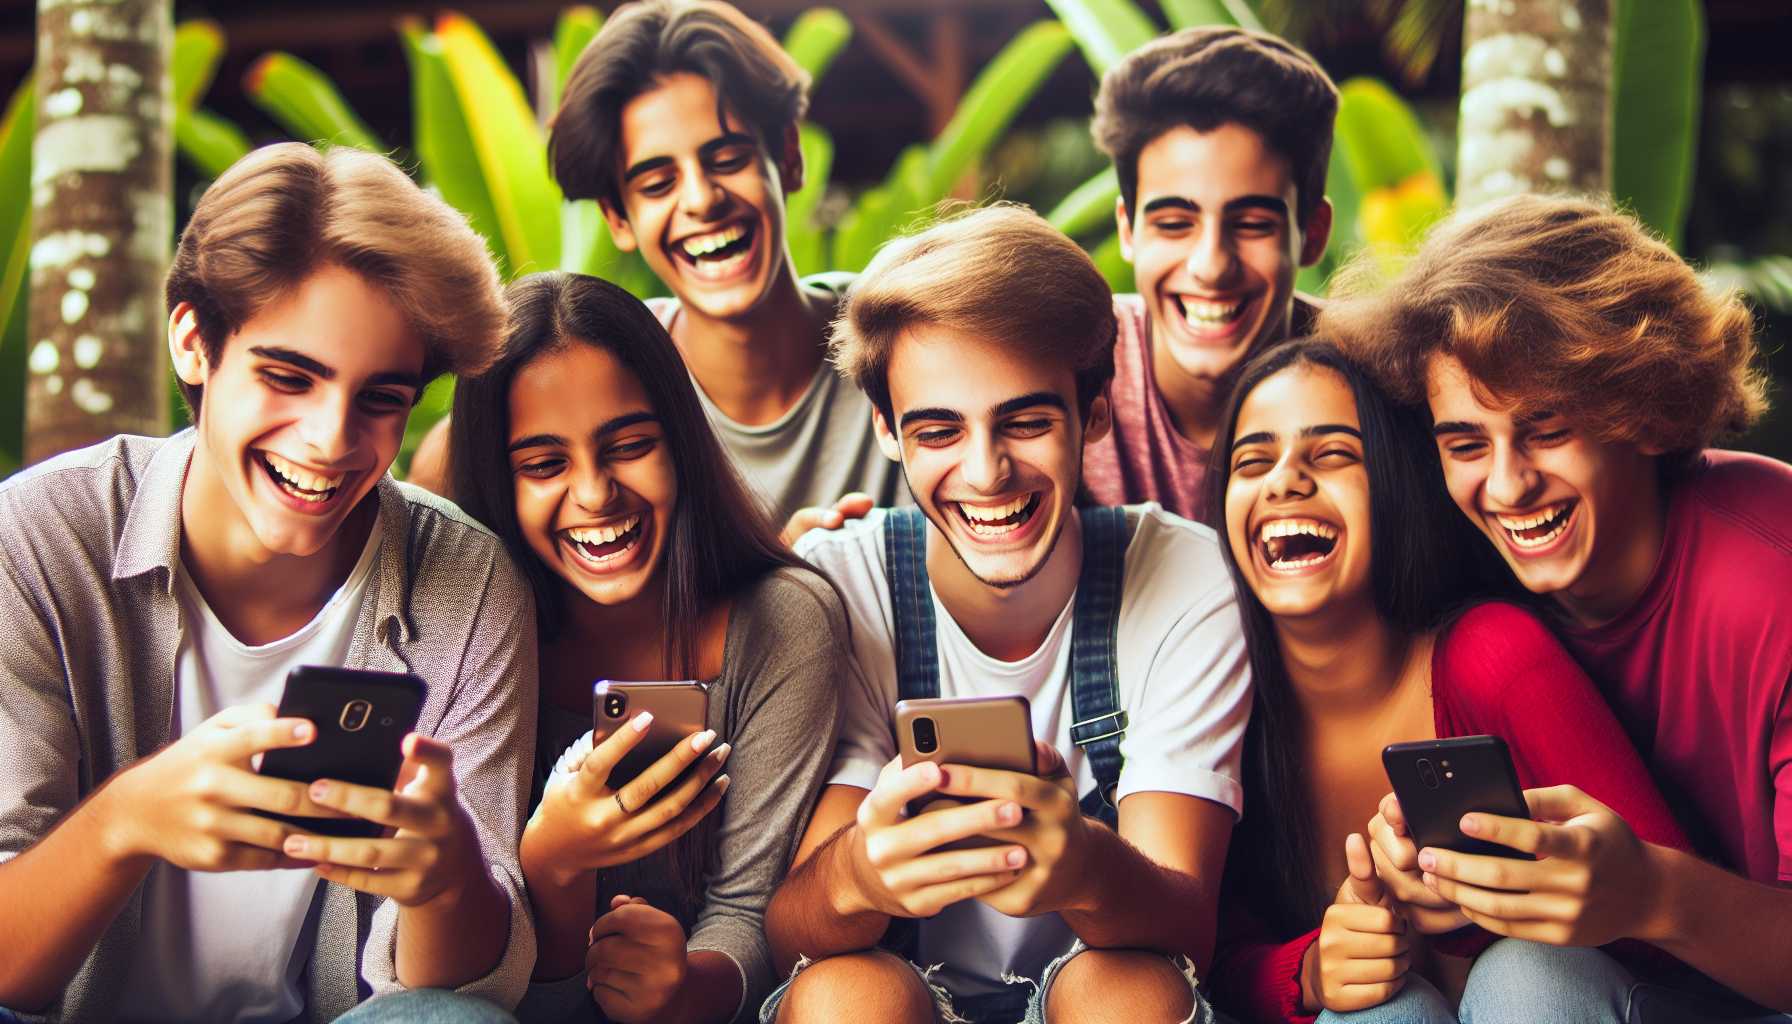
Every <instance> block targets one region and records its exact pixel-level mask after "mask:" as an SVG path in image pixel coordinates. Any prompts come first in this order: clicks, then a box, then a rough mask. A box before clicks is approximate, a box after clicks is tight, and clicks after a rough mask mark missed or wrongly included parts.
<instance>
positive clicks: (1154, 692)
mask: <svg viewBox="0 0 1792 1024" xmlns="http://www.w3.org/2000/svg"><path fill="white" fill-rule="evenodd" d="M1129 512H1131V513H1133V514H1134V515H1136V517H1137V522H1138V525H1137V529H1136V530H1135V532H1134V533H1133V537H1132V541H1131V543H1130V544H1129V545H1128V547H1127V549H1126V568H1125V582H1124V584H1123V590H1122V594H1121V602H1120V620H1119V624H1118V634H1117V646H1118V651H1117V655H1118V661H1119V674H1120V679H1119V684H1120V705H1121V708H1122V709H1123V710H1124V711H1126V713H1127V717H1128V721H1129V724H1128V726H1127V730H1126V736H1125V737H1124V738H1123V739H1122V740H1121V743H1120V753H1121V755H1122V756H1123V757H1124V758H1125V764H1124V766H1123V767H1122V769H1121V772H1120V782H1119V786H1118V789H1117V791H1116V792H1115V794H1114V798H1115V800H1116V801H1119V800H1121V799H1124V798H1125V797H1126V796H1128V795H1130V794H1132V793H1139V792H1146V791H1151V792H1166V793H1180V794H1183V795H1187V796H1196V797H1201V798H1202V799H1206V800H1212V801H1214V802H1215V803H1219V804H1223V805H1225V806H1226V807H1229V808H1231V809H1232V811H1233V812H1234V813H1235V814H1237V813H1242V811H1243V806H1244V791H1243V788H1242V786H1241V784H1240V782H1239V779H1240V764H1239V762H1240V758H1241V756H1242V750H1243V744H1244V730H1245V723H1246V720H1247V719H1248V718H1249V716H1250V707H1251V698H1250V669H1249V661H1248V659H1247V657H1246V653H1245V641H1244V631H1243V624H1242V622H1241V620H1240V618H1239V613H1238V607H1237V604H1236V601H1235V600H1234V595H1233V589H1232V580H1231V577H1230V576H1229V575H1228V574H1227V572H1226V567H1225V563H1224V562H1223V561H1222V560H1221V557H1220V550H1219V544H1218V542H1217V540H1216V539H1215V536H1214V533H1213V531H1212V530H1210V529H1208V528H1207V527H1205V526H1202V525H1199V524H1197V523H1192V522H1189V521H1187V520H1185V519H1180V518H1178V517H1176V516H1173V515H1171V514H1170V513H1168V512H1165V511H1163V509H1162V508H1160V507H1159V506H1157V505H1156V504H1148V505H1140V506H1133V507H1132V508H1131V509H1129ZM884 515H885V513H884V511H883V510H881V509H879V510H877V511H874V512H872V513H871V515H869V516H867V517H866V518H865V519H864V520H862V521H860V522H856V523H849V524H848V525H847V526H846V527H844V528H842V529H839V530H832V531H823V530H815V531H811V532H810V533H808V534H807V535H805V536H804V537H803V538H802V540H801V541H799V542H798V544H797V553H798V554H801V555H802V556H803V557H805V558H807V559H808V560H809V561H810V562H812V563H813V564H814V565H815V566H816V567H817V568H819V569H820V570H822V571H823V572H825V573H827V574H828V576H830V577H831V578H832V579H833V581H834V583H835V585H837V586H838V587H839V588H840V592H841V594H842V596H844V598H845V599H846V606H847V613H848V614H849V615H850V616H851V618H852V627H853V629H852V637H853V661H854V663H855V666H856V668H857V670H858V671H857V672H856V673H855V674H854V677H853V678H851V679H849V680H848V681H847V684H846V687H845V690H844V692H843V693H842V695H841V700H840V705H841V729H840V745H839V747H838V748H837V749H836V752H835V754H834V767H833V772H832V775H831V776H830V778H829V779H828V782H829V783H830V784H834V785H844V786H857V787H859V788H861V789H866V790H869V789H871V788H872V786H874V785H875V784H876V782H877V775H878V772H879V771H880V770H881V769H882V768H883V766H884V765H885V764H886V763H888V762H889V761H890V759H891V758H893V757H895V756H896V739H895V710H896V700H897V687H896V660H895V655H894V653H893V652H894V647H895V642H894V635H895V620H894V617H893V615H892V612H891V608H890V588H889V580H888V576H887V575H886V573H885V570H884V530H883V521H884ZM1129 518H1130V517H1129ZM1074 528H1075V527H1074V526H1069V525H1067V526H1066V529H1074ZM1075 605H1076V599H1075V596H1074V595H1072V597H1071V600H1070V602H1069V603H1068V604H1067V605H1066V606H1065V608H1064V611H1063V613H1062V614H1061V615H1059V616H1058V620H1057V622H1056V623H1054V624H1053V626H1052V629H1051V632H1050V634H1048V635H1047V636H1046V639H1045V642H1044V643H1043V644H1042V645H1040V647H1039V649H1038V650H1037V651H1035V652H1033V653H1032V654H1031V655H1028V656H1027V657H1025V658H1023V659H1021V660H1020V661H1014V662H1007V661H1000V660H997V659H995V658H992V657H990V656H988V655H986V654H984V653H983V652H982V651H980V650H978V649H977V647H976V645H974V644H973V643H971V640H970V638H969V637H967V636H965V633H964V630H963V629H961V628H960V627H959V625H958V623H957V622H956V621H954V620H953V618H952V616H951V614H950V613H948V612H947V611H946V608H945V606H944V605H942V604H941V603H940V600H939V595H938V593H937V592H936V593H934V595H933V614H934V619H935V633H936V636H937V642H938V645H939V652H940V696H942V697H968V696H987V695H993V694H1004V693H1019V694H1023V695H1025V696H1026V697H1027V699H1028V700H1029V701H1030V702H1031V704H1032V715H1033V735H1034V736H1035V737H1036V738H1038V739H1042V740H1048V741H1050V742H1051V743H1052V744H1053V745H1054V746H1056V747H1057V748H1058V751H1059V752H1060V753H1061V754H1063V755H1064V756H1065V758H1066V759H1067V760H1068V762H1069V766H1070V770H1071V771H1072V772H1073V773H1074V774H1075V775H1076V779H1077V788H1078V792H1079V793H1082V794H1085V795H1086V794H1088V793H1089V792H1091V791H1092V790H1094V788H1095V777H1094V775H1093V774H1092V773H1091V772H1090V769H1089V766H1088V764H1087V759H1086V758H1084V756H1083V753H1082V750H1081V749H1080V748H1079V747H1077V746H1076V745H1075V744H1073V743H1072V742H1071V739H1070V728H1071V725H1072V721H1073V716H1072V713H1071V706H1070V633H1071V622H1072V617H1073V610H1074V608H1075ZM1074 939H1075V936H1074V935H1073V934H1072V933H1071V931H1070V928H1069V926H1068V925H1066V924H1065V923H1064V921H1063V919H1062V918H1060V917H1059V916H1058V915H1056V914H1047V915H1042V916H1040V917H1033V918H1012V917H1008V916H1006V915H1003V914H1001V913H998V912H997V911H994V910H992V909H990V908H989V907H987V906H985V905H984V904H982V903H978V902H976V901H975V900H967V901H965V902H962V903H958V904H954V905H953V906H951V907H948V908H946V910H944V911H942V912H941V913H940V914H938V915H937V916H935V917H933V918H931V919H929V920H925V921H922V922H921V927H920V951H919V952H920V955H919V957H918V959H919V961H920V962H921V963H923V964H927V965H931V964H936V963H937V964H943V965H944V966H943V967H942V969H941V970H940V972H939V973H938V974H936V975H935V978H936V980H938V981H940V982H941V983H943V984H945V985H946V987H947V988H949V989H950V990H951V991H953V992H954V993H955V994H958V995H979V994H982V993H986V992H992V991H997V990H999V989H1001V988H1003V987H1005V986H1004V984H1003V982H1002V980H1001V979H1002V976H1003V975H1004V974H1009V975H1018V976H1021V977H1027V978H1032V979H1035V980H1037V979H1038V977H1039V975H1040V973H1041V971H1042V970H1043V968H1044V967H1045V965H1046V964H1047V963H1049V962H1050V960H1051V959H1052V958H1054V957H1056V956H1059V955H1061V954H1063V953H1065V952H1066V951H1068V950H1069V948H1070V945H1071V943H1072V942H1073V941H1074Z"/></svg>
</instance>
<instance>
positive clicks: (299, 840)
mask: <svg viewBox="0 0 1792 1024" xmlns="http://www.w3.org/2000/svg"><path fill="white" fill-rule="evenodd" d="M310 845H311V844H309V843H307V842H306V841H305V837H304V836H287V837H286V844H285V849H286V852H287V853H290V854H292V855H293V856H294V857H302V856H304V855H305V851H306V850H307V849H308V848H309V847H310Z"/></svg>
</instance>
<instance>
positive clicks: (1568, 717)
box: [1213, 603, 1687, 1024]
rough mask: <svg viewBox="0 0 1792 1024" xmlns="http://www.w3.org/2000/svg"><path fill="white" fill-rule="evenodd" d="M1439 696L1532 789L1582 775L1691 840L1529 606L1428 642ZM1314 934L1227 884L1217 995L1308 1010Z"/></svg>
mask: <svg viewBox="0 0 1792 1024" xmlns="http://www.w3.org/2000/svg"><path fill="white" fill-rule="evenodd" d="M1431 702H1432V709H1431V715H1432V722H1433V724H1434V725H1435V726H1436V729H1437V735H1438V737H1440V738H1444V737H1450V736H1473V735H1479V734H1482V733H1486V734H1490V735H1494V736H1499V737H1501V738H1502V739H1504V740H1505V741H1506V745H1507V746H1508V747H1509V748H1511V751H1512V761H1513V764H1514V767H1516V768H1517V770H1518V781H1519V783H1520V785H1522V786H1523V787H1524V788H1526V789H1533V788H1536V787H1540V786H1554V785H1561V784H1565V783H1566V784H1573V785H1575V786H1579V787H1580V788H1581V789H1582V790H1585V791H1586V792H1587V793H1588V794H1589V795H1591V796H1592V797H1593V798H1594V799H1596V800H1599V801H1600V802H1602V803H1604V804H1605V805H1606V806H1608V807H1610V808H1611V809H1612V810H1613V811H1615V812H1616V813H1617V814H1618V815H1619V816H1620V817H1622V818H1623V819H1624V820H1625V821H1626V822H1627V823H1629V825H1630V827H1631V829H1632V830H1634V831H1635V832H1636V834H1637V835H1638V836H1639V837H1641V838H1642V839H1644V840H1646V841H1648V842H1652V843H1661V844H1663V845H1667V846H1672V847H1676V848H1679V849H1685V848H1686V845H1687V843H1686V837H1685V835H1684V834H1683V833H1682V832H1681V829H1680V826H1679V824H1678V823H1677V822H1676V821H1675V820H1674V817H1673V815H1672V814H1671V813H1670V812H1669V811H1668V807H1667V804H1666V803H1665V802H1664V801H1663V800H1662V797H1661V794H1660V793H1659V792H1658V791H1657V790H1656V788H1655V784H1654V782H1653V781H1651V779H1650V776H1649V772H1648V770H1647V769H1646V768H1645V767H1644V765H1643V761H1642V758H1641V757H1639V756H1638V755H1637V752H1636V748H1635V747H1633V746H1632V745H1631V743H1630V740H1629V739H1628V738H1627V737H1626V736H1625V734H1624V730H1623V729H1622V728H1621V727H1620V726H1619V724H1618V720H1617V718H1616V717H1615V716H1614V715H1613V714H1612V711H1611V708H1610V707H1609V706H1607V704H1606V702H1605V699H1604V698H1603V697H1601V696H1600V693H1599V690H1598V689H1597V688H1596V687H1595V686H1594V685H1593V682H1592V680H1590V679H1589V678H1587V674H1586V673H1585V672H1584V671H1582V670H1581V668H1580V666H1579V665H1578V664H1576V663H1575V661H1574V659H1573V658H1572V657H1571V656H1569V654H1568V652H1567V651H1566V650H1565V649H1563V647H1562V645H1561V643H1560V642H1559V641H1557V640H1556V638H1555V636H1554V635H1553V634H1551V633H1550V631H1549V629H1548V628H1547V627H1545V626H1544V625H1543V623H1541V622H1539V621H1538V620H1537V619H1536V618H1535V617H1534V616H1532V615H1531V614H1530V613H1529V612H1526V611H1524V610H1523V609H1521V608H1518V607H1517V606H1515V605H1510V604H1503V603H1489V604H1482V605H1477V606H1476V607H1474V608H1471V609H1469V611H1467V612H1465V613H1464V614H1463V615H1462V616H1461V617H1460V618H1459V619H1457V621H1456V623H1455V624H1454V625H1453V626H1451V627H1450V628H1449V629H1448V630H1446V631H1445V632H1444V633H1443V635H1441V636H1439V637H1438V639H1437V645H1436V647H1435V648H1434V650H1433V651H1432V655H1431ZM1246 811H1247V813H1255V814H1265V813H1274V809H1273V808H1247V809H1246ZM1318 938H1319V929H1318V928H1314V929H1313V930H1311V931H1308V932H1306V933H1304V934H1301V935H1295V936H1286V935H1275V934H1273V933H1272V932H1271V931H1270V930H1269V929H1268V928H1267V927H1266V926H1265V925H1264V924H1263V922H1262V921H1261V919H1259V918H1258V917H1257V916H1256V915H1255V914H1253V913H1252V909H1251V899H1250V894H1249V893H1240V892H1230V891H1228V892H1226V893H1223V894H1222V914H1221V929H1220V936H1219V947H1218V949H1217V950H1216V951H1215V956H1214V968H1213V982H1214V997H1215V1002H1216V1003H1217V1004H1218V1005H1219V1006H1220V1008H1221V1009H1223V1010H1225V1011H1226V1012H1227V1013H1230V1014H1233V1015H1234V1016H1237V1017H1239V1018H1241V1019H1242V1020H1244V1021H1246V1022H1252V1024H1268V1022H1299V1024H1307V1022H1310V1021H1312V1020H1313V1015H1311V1014H1307V1013H1303V1012H1302V1011H1301V1008H1300V969H1301V961H1302V959H1303V958H1304V957H1305V956H1306V952H1307V947H1308V946H1310V945H1312V944H1313V942H1314V941H1316V940H1317V939H1318ZM1440 939H1442V940H1443V941H1442V942H1440V943H1439V945H1441V946H1442V947H1443V948H1445V950H1446V951H1448V952H1452V953H1458V954H1460V953H1473V952H1477V951H1478V949H1479V948H1485V946H1486V944H1487V943H1488V942H1489V941H1491V939H1490V938H1489V937H1488V936H1487V934H1486V933H1485V932H1480V931H1479V930H1478V929H1473V930H1465V932H1463V933H1456V934H1453V935H1451V936H1449V937H1447V938H1444V937H1440Z"/></svg>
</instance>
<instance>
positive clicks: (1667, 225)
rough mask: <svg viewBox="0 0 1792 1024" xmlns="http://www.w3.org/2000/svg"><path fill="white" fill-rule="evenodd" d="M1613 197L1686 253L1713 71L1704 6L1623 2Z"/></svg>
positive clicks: (1664, 0)
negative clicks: (1702, 102) (1704, 104)
mask: <svg viewBox="0 0 1792 1024" xmlns="http://www.w3.org/2000/svg"><path fill="white" fill-rule="evenodd" d="M1615 15H1616V18H1615V20H1616V25H1617V27H1616V33H1615V35H1614V40H1613V48H1612V197H1613V198H1614V199H1616V200H1617V201H1618V202H1619V203H1620V204H1621V205H1623V206H1626V207H1628V208H1629V209H1631V210H1633V211H1635V213H1636V215H1637V216H1638V217H1640V218H1642V220H1643V223H1645V224H1647V225H1649V226H1650V227H1652V228H1654V229H1655V230H1656V231H1657V232H1658V233H1660V234H1661V236H1662V237H1663V238H1666V239H1667V241H1668V243H1669V244H1670V245H1673V246H1674V247H1675V248H1676V249H1678V248H1679V247H1680V239H1681V234H1682V232H1683V231H1684V229H1685V227H1686V210H1687V206H1688V204H1689V203H1690V202H1691V200H1692V179H1693V162H1694V157H1695V156H1696V154H1697V150H1698V142H1699V98H1700V96H1701V93H1702V84H1703V81H1704V65H1705V12H1704V5H1703V4H1701V3H1700V2H1699V0H1617V10H1616V11H1615Z"/></svg>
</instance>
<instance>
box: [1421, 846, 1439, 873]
mask: <svg viewBox="0 0 1792 1024" xmlns="http://www.w3.org/2000/svg"><path fill="white" fill-rule="evenodd" d="M1436 867H1437V855H1436V854H1433V853H1432V852H1431V851H1430V850H1420V851H1419V870H1421V871H1431V870H1433V869H1435V868H1436Z"/></svg>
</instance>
